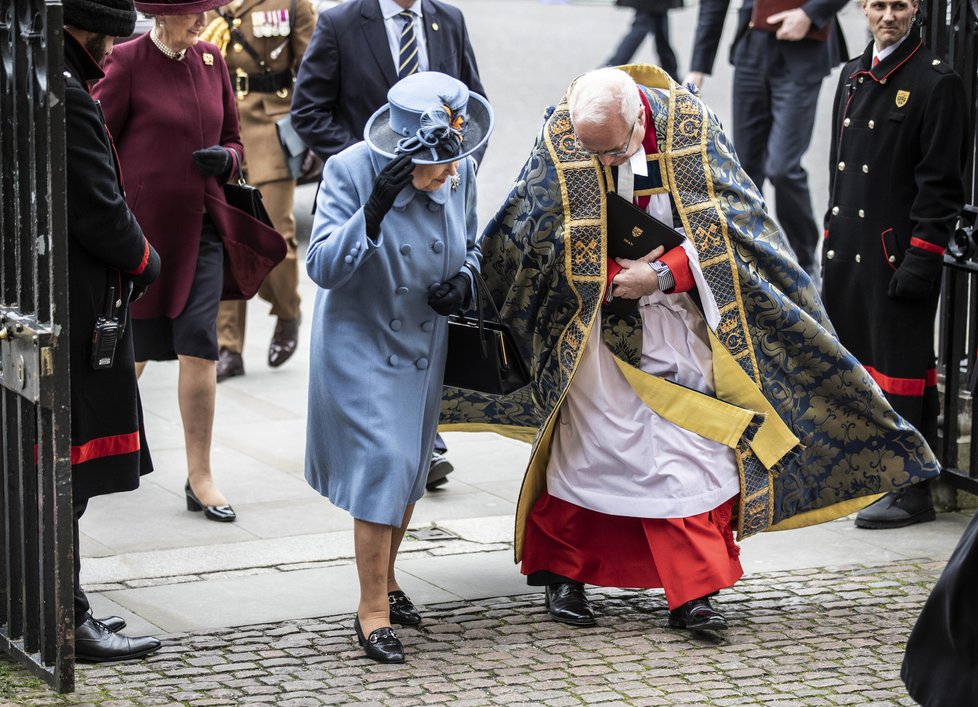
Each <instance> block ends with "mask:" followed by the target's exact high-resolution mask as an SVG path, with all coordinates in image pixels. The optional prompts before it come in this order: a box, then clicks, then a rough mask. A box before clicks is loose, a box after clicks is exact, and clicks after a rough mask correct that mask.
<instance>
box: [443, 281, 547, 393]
mask: <svg viewBox="0 0 978 707" xmlns="http://www.w3.org/2000/svg"><path fill="white" fill-rule="evenodd" d="M466 267H467V268H468V269H469V272H470V273H471V274H472V281H473V284H474V285H475V299H476V312H477V315H478V316H476V317H464V316H460V315H452V316H450V317H449V318H448V357H447V359H446V362H445V385H447V386H451V387H453V388H463V389H465V390H474V391H477V392H480V393H489V394H492V395H508V394H510V393H513V392H514V391H516V390H519V389H520V388H522V387H524V386H525V385H528V384H529V382H530V375H529V373H528V372H527V368H526V363H525V362H524V361H523V357H522V356H521V355H520V352H519V349H518V348H517V346H516V340H515V338H514V337H513V333H512V332H511V331H510V330H509V327H508V326H507V325H505V324H503V323H502V322H500V321H499V310H498V309H496V303H495V302H493V301H492V296H491V295H490V294H489V288H488V286H487V285H486V283H485V280H483V279H482V275H481V274H480V273H479V271H478V270H476V269H475V268H473V267H471V266H469V265H466ZM483 300H485V301H488V302H489V306H490V307H491V308H492V313H493V315H494V317H495V319H486V318H485V314H484V310H483Z"/></svg>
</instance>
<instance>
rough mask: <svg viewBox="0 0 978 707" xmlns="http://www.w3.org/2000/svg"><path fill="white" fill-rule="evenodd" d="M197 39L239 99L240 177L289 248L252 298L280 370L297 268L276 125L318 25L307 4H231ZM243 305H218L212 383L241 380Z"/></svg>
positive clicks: (295, 329) (289, 189)
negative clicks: (221, 60) (210, 45)
mask: <svg viewBox="0 0 978 707" xmlns="http://www.w3.org/2000/svg"><path fill="white" fill-rule="evenodd" d="M209 19H211V22H210V24H209V25H208V27H207V30H205V32H204V33H203V35H202V38H203V39H207V40H208V41H211V42H214V43H215V44H217V45H218V47H221V48H222V50H223V51H224V53H225V56H226V59H227V65H228V71H229V72H230V73H231V83H232V85H233V87H234V90H235V95H236V97H237V100H238V115H239V117H240V120H241V139H242V141H243V142H244V151H245V164H244V170H245V177H246V178H247V180H248V182H249V183H250V184H252V185H254V186H256V187H258V188H259V189H260V190H261V193H262V197H263V199H264V203H265V208H266V209H267V210H268V214H269V216H270V217H271V219H272V224H273V225H274V226H275V229H276V230H277V231H278V232H279V233H281V234H282V236H283V237H284V238H285V240H286V242H287V243H288V245H289V252H288V255H287V256H286V258H285V260H284V261H283V262H282V263H281V264H280V265H278V267H276V268H275V269H274V270H272V272H271V273H269V275H268V277H267V278H265V282H264V284H263V285H262V287H261V289H260V290H259V291H258V294H259V295H260V296H261V297H262V299H265V300H267V301H268V302H270V303H271V304H272V311H271V314H272V315H273V316H275V317H277V318H278V321H277V323H276V325H275V333H274V335H273V336H272V342H271V345H270V346H269V349H268V365H269V366H273V367H276V366H280V365H282V364H283V363H285V362H286V361H287V360H288V359H289V357H290V356H292V354H293V353H294V352H295V348H296V343H297V339H298V334H299V292H298V285H299V268H298V262H297V260H296V247H297V242H296V239H295V218H294V217H293V216H292V206H293V200H294V196H295V179H294V178H293V177H292V176H291V175H290V174H289V170H288V166H287V164H286V160H285V153H284V152H283V150H282V145H281V143H280V142H279V137H278V130H277V128H276V125H275V123H276V122H277V121H279V120H281V119H282V118H284V117H286V116H287V115H288V114H289V108H290V107H291V104H292V85H293V83H294V82H295V74H296V72H297V71H298V70H299V62H300V61H301V60H302V55H303V54H304V53H305V51H306V46H307V45H308V44H309V39H310V38H311V37H312V31H313V29H314V27H315V25H316V11H315V9H314V8H313V6H312V3H311V2H310V0H235V1H234V2H232V3H231V4H229V5H226V6H225V7H223V8H221V9H219V10H217V11H216V12H211V13H209ZM246 304H247V303H246V302H244V301H229V302H222V303H221V309H220V313H219V314H218V318H217V334H218V345H219V347H220V358H219V360H218V362H217V380H218V382H220V381H222V380H224V379H226V378H230V377H232V376H240V375H243V374H244V361H243V360H242V358H241V351H242V348H243V345H244V331H245V307H246Z"/></svg>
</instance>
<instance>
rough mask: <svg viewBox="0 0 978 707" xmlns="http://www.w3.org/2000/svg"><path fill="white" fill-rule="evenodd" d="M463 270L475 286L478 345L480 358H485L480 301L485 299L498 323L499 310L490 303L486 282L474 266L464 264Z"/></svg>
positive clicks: (485, 341)
mask: <svg viewBox="0 0 978 707" xmlns="http://www.w3.org/2000/svg"><path fill="white" fill-rule="evenodd" d="M465 268H466V269H467V270H468V271H469V274H470V275H472V284H474V285H475V309H476V315H477V317H478V321H479V343H481V344H482V357H483V358H485V357H486V356H487V355H488V351H487V347H488V341H489V337H488V336H486V328H485V324H484V321H485V315H484V313H483V309H482V300H483V298H485V299H486V300H487V301H488V302H489V306H490V307H491V308H492V313H493V314H494V315H495V317H496V321H497V322H498V321H500V316H499V309H498V308H497V307H496V303H495V302H493V301H492V294H491V293H490V292H489V285H487V284H486V281H485V280H483V279H482V273H480V272H479V271H478V270H477V269H476V268H475V266H474V265H472V264H471V263H466V264H465Z"/></svg>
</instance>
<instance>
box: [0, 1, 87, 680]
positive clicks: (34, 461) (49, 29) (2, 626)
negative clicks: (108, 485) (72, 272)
mask: <svg viewBox="0 0 978 707" xmlns="http://www.w3.org/2000/svg"><path fill="white" fill-rule="evenodd" d="M62 16H63V15H62V8H61V5H60V3H59V2H57V0H55V1H53V2H50V3H46V2H45V1H44V0H4V1H3V2H2V3H0V155H2V165H0V232H2V236H3V241H2V243H0V254H2V262H3V270H2V272H0V395H2V403H0V404H2V413H3V417H2V420H3V430H2V435H3V453H2V454H3V479H2V483H0V510H2V513H3V518H2V521H0V552H2V557H0V648H2V649H3V650H5V651H6V652H7V653H9V654H11V655H13V656H14V657H15V658H17V659H18V660H19V662H21V663H22V664H23V665H25V666H26V667H27V668H29V669H30V670H31V671H32V672H33V673H35V674H36V675H38V676H40V677H42V678H43V679H44V680H46V681H47V682H48V683H49V684H50V685H51V686H52V687H54V688H55V689H57V690H59V691H61V692H68V691H71V690H73V689H74V621H73V612H72V587H73V581H72V574H73V557H72V527H71V520H72V515H71V441H70V431H69V426H70V418H69V398H68V346H67V335H68V303H67V299H68V266H67V231H66V227H65V127H64V102H63V97H64V77H63V75H62V64H63V51H64V46H63V30H62V25H63V23H62Z"/></svg>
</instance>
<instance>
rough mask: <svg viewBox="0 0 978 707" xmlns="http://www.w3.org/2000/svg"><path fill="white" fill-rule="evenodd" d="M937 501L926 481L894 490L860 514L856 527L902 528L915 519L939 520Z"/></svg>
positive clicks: (914, 521) (916, 521)
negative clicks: (935, 510)
mask: <svg viewBox="0 0 978 707" xmlns="http://www.w3.org/2000/svg"><path fill="white" fill-rule="evenodd" d="M936 518H937V514H936V513H934V501H933V500H932V499H931V496H930V486H929V485H928V484H927V483H926V482H925V483H921V484H914V485H913V486H908V487H907V488H905V489H902V490H900V491H891V492H890V493H888V494H886V495H885V496H883V498H881V499H879V500H878V501H876V502H875V503H873V504H871V505H869V506H866V507H865V508H863V509H862V510H861V511H859V513H858V514H857V515H856V527H857V528H868V529H872V530H885V529H887V528H902V527H904V526H906V525H913V524H914V523H925V522H927V521H929V520H935V519H936Z"/></svg>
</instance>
